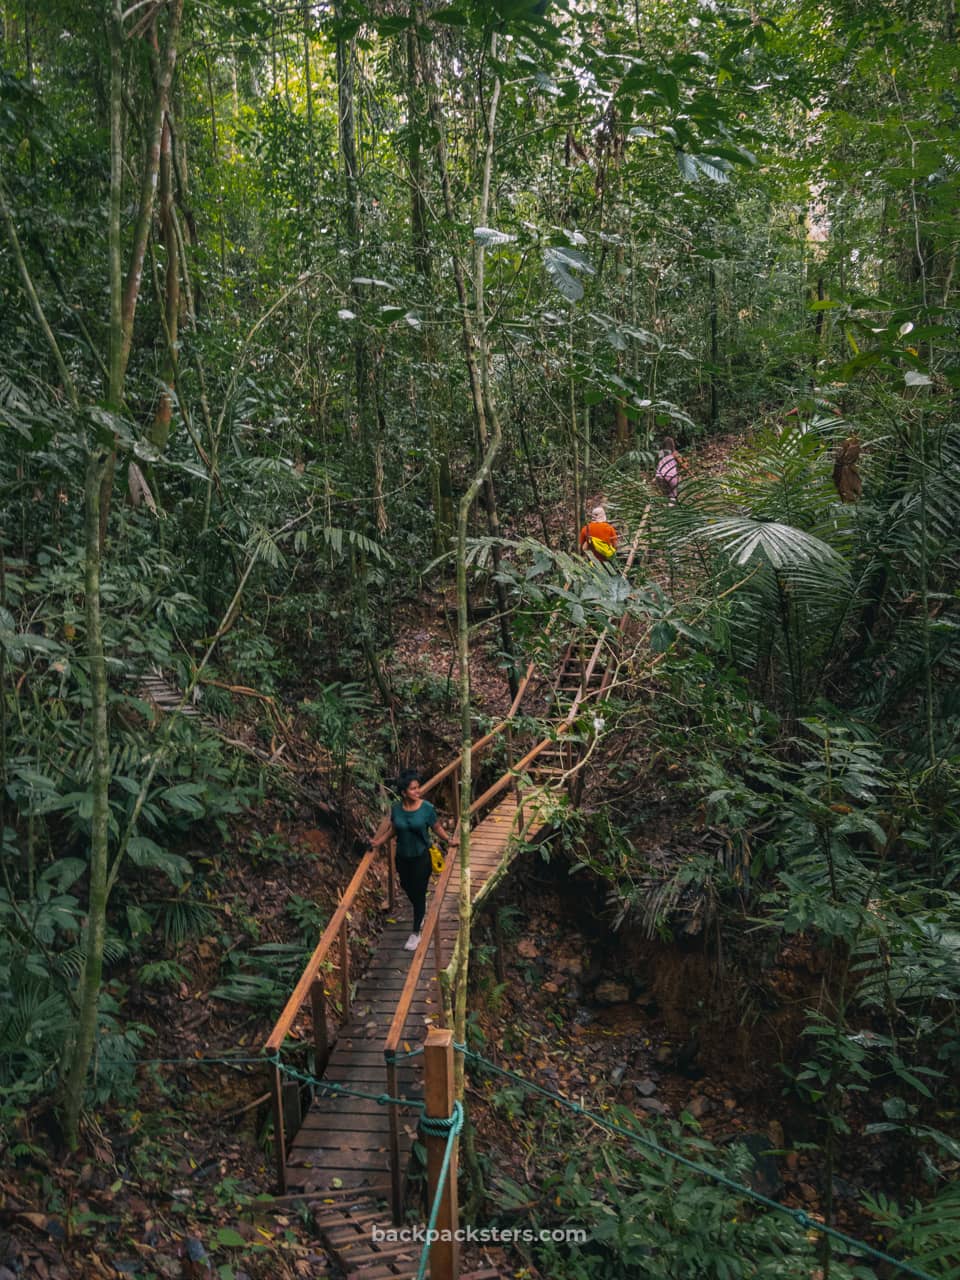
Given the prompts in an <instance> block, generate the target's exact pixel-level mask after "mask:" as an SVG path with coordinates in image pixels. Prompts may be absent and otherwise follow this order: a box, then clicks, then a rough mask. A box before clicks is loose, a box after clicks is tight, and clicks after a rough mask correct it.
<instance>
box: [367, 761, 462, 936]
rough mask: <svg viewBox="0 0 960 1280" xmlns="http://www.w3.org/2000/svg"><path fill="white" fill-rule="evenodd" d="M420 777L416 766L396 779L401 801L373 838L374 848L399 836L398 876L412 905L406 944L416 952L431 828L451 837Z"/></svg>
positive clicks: (428, 867)
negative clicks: (422, 791) (422, 790)
mask: <svg viewBox="0 0 960 1280" xmlns="http://www.w3.org/2000/svg"><path fill="white" fill-rule="evenodd" d="M420 783H421V778H420V775H419V773H417V771H416V769H404V771H403V773H401V775H400V777H399V779H398V781H397V789H398V790H399V792H400V802H399V804H394V805H391V807H390V819H389V823H388V822H387V821H386V820H385V821H384V822H382V823H381V824H380V828H379V830H378V831H377V834H376V835H375V836H374V838H373V839H372V840H371V841H370V845H371V847H372V848H374V849H379V848H381V847H382V846H383V845H385V844H386V843H387V841H388V840H389V839H390V837H391V836H396V839H397V875H398V876H399V877H400V885H401V888H402V889H403V891H404V893H405V894H406V895H407V897H408V898H409V899H410V903H411V905H412V907H413V932H412V933H411V934H410V937H409V938H408V939H407V940H406V942H405V943H404V947H405V949H406V950H407V951H416V949H417V947H418V946H419V945H420V930H421V928H422V927H423V917H424V915H425V913H426V909H427V886H428V885H429V883H430V872H431V869H432V868H431V865H430V844H431V840H430V836H429V835H428V834H427V833H428V831H430V829H431V828H432V829H433V830H434V831H435V832H436V833H437V835H438V836H439V837H440V839H441V840H443V841H444V842H445V843H446V844H449V843H450V837H449V836H448V835H447V832H446V830H445V828H444V827H443V825H442V824H441V822H440V819H439V818H438V817H437V811H436V809H435V808H434V807H433V805H432V804H431V803H430V801H429V800H424V798H423V797H422V796H421V794H420Z"/></svg>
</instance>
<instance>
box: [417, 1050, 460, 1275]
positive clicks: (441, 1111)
mask: <svg viewBox="0 0 960 1280" xmlns="http://www.w3.org/2000/svg"><path fill="white" fill-rule="evenodd" d="M423 1088H424V1114H425V1115H427V1116H433V1117H435V1118H437V1119H440V1120H447V1119H449V1117H450V1116H451V1115H452V1114H453V1103H454V1098H455V1093H454V1076H453V1032H452V1031H450V1030H448V1029H443V1028H440V1027H430V1029H429V1030H428V1031H427V1039H426V1043H425V1044H424V1046H423ZM424 1145H425V1146H426V1148H427V1194H428V1202H429V1204H431V1205H432V1204H433V1202H434V1199H435V1197H436V1194H437V1186H438V1185H439V1182H440V1169H441V1166H442V1165H443V1154H444V1152H445V1151H446V1147H447V1139H446V1138H441V1137H436V1136H433V1135H431V1134H425V1135H424ZM458 1146H459V1141H458V1140H456V1141H455V1142H454V1146H453V1155H452V1157H451V1160H450V1169H449V1171H448V1172H447V1178H446V1181H445V1182H444V1184H443V1190H442V1193H441V1198H440V1212H439V1213H438V1215H437V1230H438V1231H439V1232H440V1236H441V1238H440V1239H438V1240H435V1241H434V1243H433V1244H432V1245H431V1246H430V1280H456V1277H457V1276H458V1275H459V1274H460V1244H459V1241H457V1239H456V1238H455V1237H456V1232H457V1229H458V1228H459V1226H460V1208H459V1203H458V1200H457V1148H458ZM444 1236H446V1239H444V1238H443V1237H444Z"/></svg>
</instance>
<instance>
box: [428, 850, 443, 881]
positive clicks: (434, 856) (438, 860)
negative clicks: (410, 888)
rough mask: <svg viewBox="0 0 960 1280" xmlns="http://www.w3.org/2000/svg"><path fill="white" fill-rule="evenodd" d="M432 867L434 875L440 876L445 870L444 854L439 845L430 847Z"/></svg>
mask: <svg viewBox="0 0 960 1280" xmlns="http://www.w3.org/2000/svg"><path fill="white" fill-rule="evenodd" d="M430 865H431V867H433V874H434V875H435V876H438V875H440V874H441V872H442V871H443V868H444V861H443V854H442V853H441V852H440V848H439V846H438V845H435V844H432V845H431V846H430Z"/></svg>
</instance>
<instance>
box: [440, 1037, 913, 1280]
mask: <svg viewBox="0 0 960 1280" xmlns="http://www.w3.org/2000/svg"><path fill="white" fill-rule="evenodd" d="M453 1047H454V1048H455V1049H456V1050H457V1051H458V1052H459V1053H462V1054H463V1056H464V1058H466V1059H467V1061H469V1062H475V1063H477V1064H478V1065H479V1066H481V1067H482V1068H483V1069H484V1070H486V1071H490V1072H492V1073H495V1074H496V1075H500V1076H504V1077H505V1078H506V1079H508V1080H513V1081H514V1082H515V1083H516V1084H519V1085H522V1086H523V1087H524V1088H525V1089H528V1090H529V1091H530V1092H531V1093H538V1094H540V1096H541V1097H544V1098H549V1099H550V1101H551V1102H556V1103H559V1104H560V1106H562V1107H565V1108H566V1109H567V1110H568V1111H572V1112H574V1113H575V1114H577V1115H582V1116H585V1117H586V1118H587V1119H588V1120H590V1121H592V1123H593V1124H597V1125H600V1126H601V1128H604V1129H606V1130H607V1131H608V1132H610V1133H615V1134H618V1135H619V1136H620V1137H622V1138H627V1139H628V1140H629V1141H630V1142H633V1143H635V1144H636V1145H637V1146H640V1147H646V1148H647V1149H648V1150H650V1151H655V1152H656V1153H657V1155H660V1156H666V1157H667V1158H668V1159H670V1160H675V1161H676V1162H677V1164H680V1165H683V1166H684V1168H686V1169H690V1170H691V1171H692V1172H693V1173H697V1174H699V1175H700V1176H701V1177H704V1178H710V1179H711V1180H712V1181H713V1182H716V1183H718V1184H719V1185H720V1186H723V1187H726V1188H727V1189H728V1190H730V1191H733V1192H735V1193H736V1194H737V1195H738V1196H740V1197H743V1198H745V1199H748V1200H752V1201H754V1203H756V1204H762V1205H763V1206H764V1207H765V1208H767V1209H771V1210H773V1211H774V1212H776V1213H781V1214H784V1215H786V1216H787V1217H789V1218H792V1219H793V1221H794V1222H796V1223H797V1225H798V1226H800V1227H802V1228H803V1229H804V1230H808V1231H814V1232H818V1233H819V1234H820V1235H823V1236H829V1237H830V1239H832V1240H836V1241H837V1242H838V1243H840V1244H842V1245H844V1246H845V1248H847V1249H848V1250H849V1251H850V1252H851V1253H859V1254H864V1255H865V1256H867V1257H870V1258H872V1259H874V1260H875V1261H877V1262H883V1263H886V1264H887V1265H888V1266H893V1267H897V1268H898V1269H899V1270H900V1271H901V1272H902V1273H903V1275H906V1276H913V1277H915V1280H936V1277H935V1276H932V1275H931V1274H930V1273H929V1271H921V1270H920V1268H919V1267H914V1266H911V1265H910V1264H909V1263H908V1262H901V1260H900V1259H899V1258H894V1257H893V1256H892V1255H891V1254H889V1253H884V1252H883V1250H882V1249H875V1248H874V1247H873V1245H870V1244H867V1243H866V1241H864V1240H858V1239H856V1238H855V1237H854V1236H848V1235H847V1234H846V1233H845V1232H843V1231H838V1230H837V1228H836V1227H829V1226H827V1224H826V1223H824V1222H818V1221H817V1219H816V1218H811V1217H810V1216H809V1214H806V1213H804V1211H803V1210H802V1209H791V1208H789V1207H788V1206H787V1205H783V1204H780V1203H779V1202H778V1201H777V1200H771V1199H770V1198H769V1196H765V1195H762V1194H761V1193H760V1192H759V1191H754V1189H753V1188H752V1187H748V1186H745V1185H744V1184H743V1183H742V1182H737V1181H736V1179H734V1178H730V1177H728V1176H727V1175H726V1174H725V1173H721V1172H720V1171H719V1170H718V1169H711V1168H710V1166H709V1165H705V1164H700V1163H699V1162H698V1161H696V1160H690V1159H688V1158H687V1157H686V1156H681V1155H679V1154H678V1153H677V1152H676V1151H671V1150H670V1149H669V1148H668V1147H664V1146H662V1145H661V1144H660V1143H659V1142H657V1141H656V1140H655V1139H653V1138H647V1137H645V1136H644V1135H643V1134H640V1133H637V1132H636V1130H633V1129H627V1128H624V1126H623V1125H619V1124H616V1123H615V1122H614V1121H612V1120H608V1119H607V1118H606V1116H603V1115H601V1114H600V1113H599V1112H596V1111H590V1110H589V1109H588V1108H586V1107H583V1106H581V1105H580V1103H579V1102H574V1101H573V1099H572V1098H565V1097H564V1096H563V1095H562V1094H560V1093H554V1092H553V1090H551V1089H545V1088H544V1087H543V1086H542V1085H539V1084H535V1083H534V1082H533V1081H532V1080H527V1079H526V1078H525V1077H524V1076H521V1075H518V1073H517V1072H516V1071H510V1070H509V1069H508V1068H506V1067H500V1066H498V1065H497V1064H496V1063H495V1062H491V1061H490V1059H489V1058H484V1057H483V1055H482V1054H479V1053H474V1052H473V1050H472V1049H468V1048H467V1046H466V1045H463V1044H457V1043H456V1042H455V1043H454V1046H453Z"/></svg>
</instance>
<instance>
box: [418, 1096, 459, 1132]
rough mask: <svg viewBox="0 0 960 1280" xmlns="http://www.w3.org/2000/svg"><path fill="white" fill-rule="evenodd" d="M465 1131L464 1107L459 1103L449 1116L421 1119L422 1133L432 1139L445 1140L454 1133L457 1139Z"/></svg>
mask: <svg viewBox="0 0 960 1280" xmlns="http://www.w3.org/2000/svg"><path fill="white" fill-rule="evenodd" d="M462 1129H463V1107H462V1106H461V1105H460V1103H459V1102H455V1103H454V1104H453V1112H452V1114H451V1115H449V1116H428V1115H422V1116H421V1117H420V1131H421V1132H422V1133H425V1134H427V1136H428V1137H430V1138H445V1137H446V1136H447V1134H448V1133H452V1134H453V1136H454V1137H455V1138H456V1137H457V1135H458V1134H459V1133H460V1132H461V1131H462Z"/></svg>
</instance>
